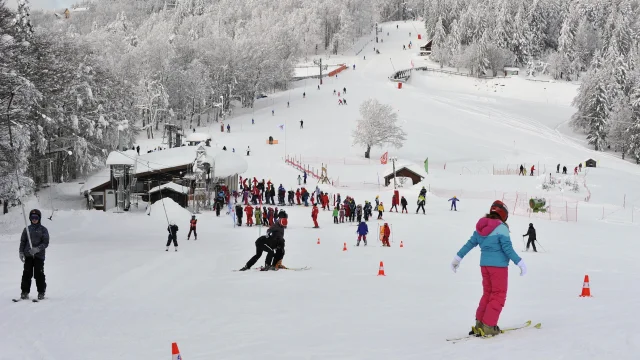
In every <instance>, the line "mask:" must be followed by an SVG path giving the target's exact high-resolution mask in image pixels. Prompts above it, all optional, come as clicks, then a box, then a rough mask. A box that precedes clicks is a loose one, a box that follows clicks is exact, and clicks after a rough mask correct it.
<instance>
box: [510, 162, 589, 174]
mask: <svg viewBox="0 0 640 360" xmlns="http://www.w3.org/2000/svg"><path fill="white" fill-rule="evenodd" d="M535 171H536V167H535V165H531V169H530V171H529V176H533V174H534V172H535ZM579 172H582V163H580V164H578V166H576V167H574V168H573V174H574V175H578V173H579ZM556 174H560V164H558V165H556ZM562 174H563V175H567V166H566V165H564V166H562ZM518 175H522V176H526V175H527V170H526V169H525V167H524V165H520V171H519V172H518Z"/></svg>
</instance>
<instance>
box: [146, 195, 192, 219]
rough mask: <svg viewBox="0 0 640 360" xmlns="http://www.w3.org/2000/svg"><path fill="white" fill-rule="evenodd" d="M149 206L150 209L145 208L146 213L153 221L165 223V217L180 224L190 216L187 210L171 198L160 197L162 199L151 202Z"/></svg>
mask: <svg viewBox="0 0 640 360" xmlns="http://www.w3.org/2000/svg"><path fill="white" fill-rule="evenodd" d="M149 208H150V210H147V214H148V215H149V216H150V217H151V220H152V221H153V222H154V223H159V224H164V225H166V224H167V218H169V221H175V223H176V224H180V223H183V222H185V221H188V220H189V218H190V217H191V213H190V212H189V210H187V209H185V208H183V207H182V206H180V205H178V203H176V202H175V201H173V199H171V198H162V200H158V201H156V202H154V203H153V204H151V205H150V206H149ZM165 211H166V215H165Z"/></svg>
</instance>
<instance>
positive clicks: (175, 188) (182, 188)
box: [149, 182, 189, 194]
mask: <svg viewBox="0 0 640 360" xmlns="http://www.w3.org/2000/svg"><path fill="white" fill-rule="evenodd" d="M162 189H168V190H173V191H175V192H177V193H181V194H188V193H189V188H188V187H186V186H182V185H178V184H176V183H174V182H170V183H166V184H162V185H160V186H156V187H154V188H151V190H149V194H152V193H154V192H157V191H160V190H162Z"/></svg>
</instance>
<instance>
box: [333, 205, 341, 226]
mask: <svg viewBox="0 0 640 360" xmlns="http://www.w3.org/2000/svg"><path fill="white" fill-rule="evenodd" d="M338 215H340V210H338V207H337V206H336V207H334V208H333V223H334V224H338Z"/></svg>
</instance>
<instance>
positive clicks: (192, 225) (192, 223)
mask: <svg viewBox="0 0 640 360" xmlns="http://www.w3.org/2000/svg"><path fill="white" fill-rule="evenodd" d="M197 224H198V219H196V216H195V215H191V220H190V221H189V234H188V235H187V240H189V238H190V237H191V233H192V232H193V236H194V238H195V240H198V233H197V232H196V225H197Z"/></svg>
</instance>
